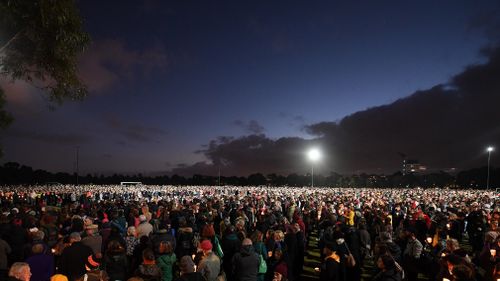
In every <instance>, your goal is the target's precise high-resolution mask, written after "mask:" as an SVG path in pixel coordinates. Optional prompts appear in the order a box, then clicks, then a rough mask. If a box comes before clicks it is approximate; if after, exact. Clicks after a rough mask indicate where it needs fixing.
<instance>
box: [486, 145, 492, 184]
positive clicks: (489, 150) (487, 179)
mask: <svg viewBox="0 0 500 281" xmlns="http://www.w3.org/2000/svg"><path fill="white" fill-rule="evenodd" d="M490 157H491V149H488V176H487V177H486V190H489V189H490Z"/></svg>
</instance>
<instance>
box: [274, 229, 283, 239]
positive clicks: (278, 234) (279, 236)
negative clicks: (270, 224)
mask: <svg viewBox="0 0 500 281" xmlns="http://www.w3.org/2000/svg"><path fill="white" fill-rule="evenodd" d="M274 240H275V241H283V240H285V234H284V233H283V231H281V230H276V231H275V232H274Z"/></svg>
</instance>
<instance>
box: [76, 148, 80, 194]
mask: <svg viewBox="0 0 500 281" xmlns="http://www.w3.org/2000/svg"><path fill="white" fill-rule="evenodd" d="M79 154H80V147H79V146H77V147H76V185H78V172H79V171H78V168H79V167H78V164H79V163H78V161H79V158H80V157H79V156H80V155H79Z"/></svg>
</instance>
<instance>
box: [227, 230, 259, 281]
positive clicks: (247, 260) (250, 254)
mask: <svg viewBox="0 0 500 281" xmlns="http://www.w3.org/2000/svg"><path fill="white" fill-rule="evenodd" d="M232 264H233V276H234V280H236V281H255V280H257V273H258V271H259V256H258V255H257V254H256V253H255V251H254V249H253V245H252V240H250V239H248V238H245V239H243V241H242V243H241V250H240V251H239V252H238V253H236V254H234V256H233V259H232Z"/></svg>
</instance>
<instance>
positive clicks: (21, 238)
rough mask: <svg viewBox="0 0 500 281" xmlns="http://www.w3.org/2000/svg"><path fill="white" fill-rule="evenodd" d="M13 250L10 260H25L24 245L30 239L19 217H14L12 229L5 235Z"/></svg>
mask: <svg viewBox="0 0 500 281" xmlns="http://www.w3.org/2000/svg"><path fill="white" fill-rule="evenodd" d="M14 209H15V208H14ZM5 238H6V239H5V240H6V241H7V243H9V245H10V247H11V249H12V251H11V253H10V255H9V262H20V261H23V260H24V258H25V257H24V245H26V244H27V243H28V241H29V238H28V233H27V232H26V230H25V229H24V228H23V227H22V220H21V219H19V218H14V219H12V223H11V225H10V229H9V230H8V232H7V233H6V237H5Z"/></svg>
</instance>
